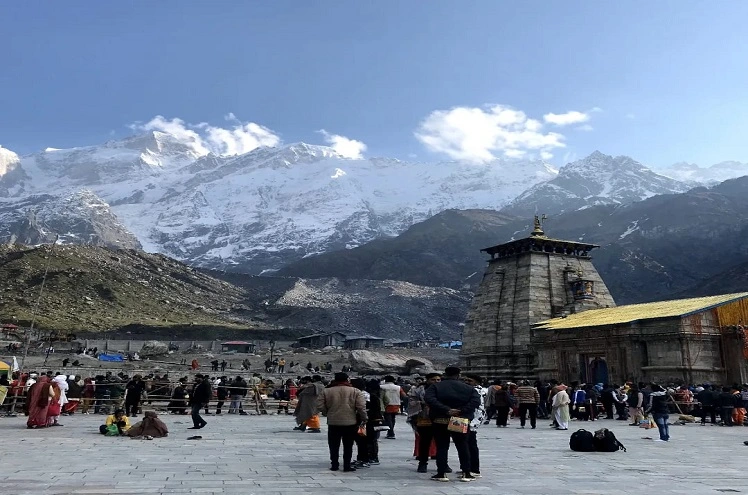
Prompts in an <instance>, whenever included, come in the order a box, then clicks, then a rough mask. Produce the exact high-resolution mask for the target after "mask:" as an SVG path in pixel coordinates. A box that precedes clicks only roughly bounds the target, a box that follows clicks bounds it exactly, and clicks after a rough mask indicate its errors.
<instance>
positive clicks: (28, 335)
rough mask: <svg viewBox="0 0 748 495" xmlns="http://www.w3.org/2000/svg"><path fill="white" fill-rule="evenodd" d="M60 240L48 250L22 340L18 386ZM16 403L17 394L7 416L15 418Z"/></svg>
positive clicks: (57, 238)
mask: <svg viewBox="0 0 748 495" xmlns="http://www.w3.org/2000/svg"><path fill="white" fill-rule="evenodd" d="M58 240H60V236H59V234H58V235H57V236H55V242H53V243H52V247H51V248H50V249H49V254H48V255H47V262H46V264H45V267H44V276H43V277H42V283H41V286H40V287H39V296H38V297H37V298H36V302H35V303H34V308H33V309H32V310H31V325H30V326H29V328H28V330H26V338H25V339H24V340H25V341H24V346H23V356H21V364H20V365H19V366H18V368H19V369H18V385H19V386H20V385H21V376H22V374H23V370H24V365H25V363H26V358H27V357H28V355H29V346H30V345H31V334H32V333H33V332H34V324H35V323H36V314H37V311H38V309H39V304H40V303H41V301H42V295H44V285H45V284H46V282H47V274H48V273H49V264H50V262H51V260H52V254H53V253H54V250H55V246H56V245H57V241H58ZM47 356H49V353H47ZM44 363H45V364H46V363H47V359H46V358H45V359H44ZM17 403H18V392H16V394H15V395H14V396H13V404H12V405H11V407H10V411H9V412H8V416H15V415H16V404H17Z"/></svg>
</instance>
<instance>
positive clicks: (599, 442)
mask: <svg viewBox="0 0 748 495" xmlns="http://www.w3.org/2000/svg"><path fill="white" fill-rule="evenodd" d="M592 443H593V445H594V447H595V450H596V451H598V452H618V451H619V450H623V451H624V452H626V447H624V446H623V444H622V443H621V442H619V441H618V439H617V438H616V436H615V434H614V433H613V432H612V431H610V430H609V429H607V428H602V429H600V430H597V431H596V432H595V435H594V437H593V438H592Z"/></svg>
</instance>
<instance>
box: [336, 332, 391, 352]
mask: <svg viewBox="0 0 748 495" xmlns="http://www.w3.org/2000/svg"><path fill="white" fill-rule="evenodd" d="M382 347H384V339H383V338H382V337H375V336H373V335H360V336H359V335H355V336H352V337H348V338H347V339H345V345H344V346H343V348H344V349H378V348H382Z"/></svg>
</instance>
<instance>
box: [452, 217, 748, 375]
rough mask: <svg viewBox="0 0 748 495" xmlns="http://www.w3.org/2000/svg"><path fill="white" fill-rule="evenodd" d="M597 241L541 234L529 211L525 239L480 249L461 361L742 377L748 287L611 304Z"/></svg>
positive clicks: (489, 367)
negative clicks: (483, 257) (479, 273)
mask: <svg viewBox="0 0 748 495" xmlns="http://www.w3.org/2000/svg"><path fill="white" fill-rule="evenodd" d="M596 247H598V246H596V245H594V244H586V243H582V242H574V241H564V240H559V239H553V238H550V237H547V236H546V235H545V232H543V229H542V226H541V221H540V219H539V218H538V217H535V228H534V230H533V231H532V232H531V233H530V235H529V236H528V237H526V238H523V239H519V240H513V241H510V242H507V243H505V244H500V245H498V246H493V247H490V248H486V249H483V250H482V251H483V252H485V253H487V254H489V255H490V256H491V258H490V259H489V260H488V267H487V269H486V272H485V273H484V275H483V280H482V282H481V284H480V287H479V288H478V290H477V292H476V294H475V296H474V298H473V301H472V304H471V307H470V312H469V314H468V318H467V321H466V323H465V329H464V332H463V347H462V354H461V361H462V363H461V364H462V366H463V368H464V369H465V370H470V371H472V372H475V373H478V374H481V375H482V376H485V377H487V378H491V379H494V378H495V379H501V380H517V379H522V378H529V379H536V378H541V379H551V378H556V379H560V380H564V381H566V382H570V381H575V380H577V381H580V382H588V383H589V382H592V383H607V382H610V383H620V382H623V381H626V380H636V381H662V382H666V381H667V382H676V383H677V382H689V383H695V382H705V381H708V382H713V383H744V382H747V381H748V366H747V363H748V359H747V358H748V338H746V335H745V333H746V332H745V330H744V328H745V327H744V324H746V323H748V293H738V294H725V295H719V296H709V297H702V298H694V299H681V300H674V301H660V302H655V303H646V304H632V305H626V306H616V304H615V302H614V300H613V297H612V296H611V294H610V292H609V291H608V288H607V287H606V286H605V282H604V281H603V280H602V278H601V277H600V275H599V274H598V273H597V270H596V269H595V267H594V265H593V264H592V257H591V255H590V253H591V251H592V250H593V249H594V248H596Z"/></svg>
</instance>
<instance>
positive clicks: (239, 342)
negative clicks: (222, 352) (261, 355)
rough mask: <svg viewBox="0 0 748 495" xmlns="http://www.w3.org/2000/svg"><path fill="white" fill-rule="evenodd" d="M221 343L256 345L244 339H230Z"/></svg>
mask: <svg viewBox="0 0 748 495" xmlns="http://www.w3.org/2000/svg"><path fill="white" fill-rule="evenodd" d="M221 345H254V344H253V343H251V342H244V341H243V340H230V341H228V342H224V343H223V344H221Z"/></svg>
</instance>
